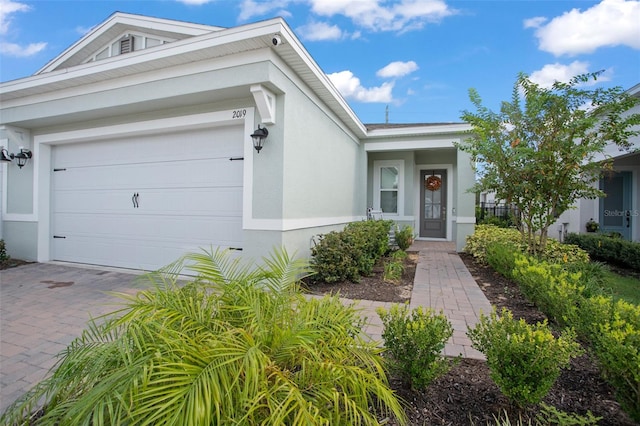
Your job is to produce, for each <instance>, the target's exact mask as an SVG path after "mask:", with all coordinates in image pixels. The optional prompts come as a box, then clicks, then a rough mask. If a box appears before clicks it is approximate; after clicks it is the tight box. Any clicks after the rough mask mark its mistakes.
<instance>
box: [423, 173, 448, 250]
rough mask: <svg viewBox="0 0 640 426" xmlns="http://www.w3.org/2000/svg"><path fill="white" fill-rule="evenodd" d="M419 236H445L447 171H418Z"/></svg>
mask: <svg viewBox="0 0 640 426" xmlns="http://www.w3.org/2000/svg"><path fill="white" fill-rule="evenodd" d="M420 182H421V190H420V236H421V237H425V238H446V237H447V171H446V170H422V171H421V172H420Z"/></svg>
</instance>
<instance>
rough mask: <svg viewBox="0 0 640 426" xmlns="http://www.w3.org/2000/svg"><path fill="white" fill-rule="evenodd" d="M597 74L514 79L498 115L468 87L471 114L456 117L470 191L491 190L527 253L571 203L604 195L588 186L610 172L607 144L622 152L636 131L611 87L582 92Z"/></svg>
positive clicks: (628, 102)
mask: <svg viewBox="0 0 640 426" xmlns="http://www.w3.org/2000/svg"><path fill="white" fill-rule="evenodd" d="M600 73H601V72H596V73H591V74H583V75H579V76H576V77H574V78H573V79H571V81H570V82H569V83H561V82H555V83H554V84H553V86H551V87H550V88H545V87H542V86H540V85H538V84H536V83H534V82H533V81H531V80H530V79H529V77H528V76H526V75H524V74H520V75H519V76H518V79H517V80H516V82H515V84H514V87H513V94H512V97H511V102H502V105H501V107H500V112H493V111H491V110H490V109H488V108H487V107H485V106H483V105H482V100H481V98H480V96H479V94H478V93H477V92H476V91H475V90H474V89H470V90H469V97H470V99H471V102H472V103H473V104H474V105H475V107H476V112H469V111H463V113H462V119H463V120H464V121H466V122H468V123H470V124H471V125H472V128H473V129H472V131H471V132H472V134H473V136H471V137H470V138H469V139H466V140H465V141H463V142H461V143H459V144H458V147H459V148H460V149H461V150H463V151H466V152H468V153H470V154H471V157H472V159H473V160H474V161H475V162H476V164H477V165H478V166H479V167H478V170H477V171H478V174H479V182H478V183H477V184H476V186H475V187H474V188H473V189H474V190H475V191H493V192H495V194H496V198H498V199H501V200H505V201H506V202H508V203H511V204H514V205H515V206H516V207H517V208H518V210H519V211H520V212H521V216H520V218H519V219H520V222H519V224H518V225H519V228H520V230H521V231H522V235H523V238H524V240H525V242H526V244H527V246H528V248H529V250H530V252H532V253H533V254H536V253H537V252H539V251H540V250H544V247H545V245H546V241H547V231H548V229H549V226H550V225H551V224H553V223H554V222H555V220H556V218H557V217H558V216H559V215H560V214H561V213H562V212H564V211H565V210H568V209H569V208H572V206H573V204H574V202H575V201H576V200H577V199H579V198H597V197H601V196H604V193H603V192H602V191H600V190H599V189H598V188H597V185H595V183H596V182H597V181H598V179H599V178H600V177H601V175H602V174H603V173H604V172H605V171H607V170H610V169H611V164H612V162H611V159H609V158H607V157H606V155H605V148H606V147H607V145H608V144H609V143H613V144H615V145H618V147H620V149H629V148H630V142H629V139H630V138H631V137H632V136H635V135H638V134H640V131H638V127H634V126H636V125H638V124H640V114H630V113H629V110H630V109H631V108H632V107H633V106H634V105H635V104H636V103H637V102H638V99H637V98H634V97H632V96H631V95H629V94H628V93H626V92H624V91H623V90H622V89H621V88H619V87H615V88H611V89H604V88H597V89H586V88H584V87H585V86H586V85H587V84H588V83H590V82H591V81H595V80H597V78H598V76H599V75H600Z"/></svg>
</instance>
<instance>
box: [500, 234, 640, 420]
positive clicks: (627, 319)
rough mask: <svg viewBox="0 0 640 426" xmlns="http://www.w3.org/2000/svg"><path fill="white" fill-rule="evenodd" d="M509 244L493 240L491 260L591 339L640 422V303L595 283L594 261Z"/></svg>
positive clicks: (539, 303) (542, 305) (528, 293)
mask: <svg viewBox="0 0 640 426" xmlns="http://www.w3.org/2000/svg"><path fill="white" fill-rule="evenodd" d="M510 247H511V246H510V245H509V243H507V244H506V245H502V246H500V244H499V243H493V244H491V245H489V254H488V260H489V264H490V265H492V266H493V267H494V268H495V269H496V270H499V271H500V272H501V273H503V274H505V275H506V276H509V277H511V278H512V279H513V280H514V281H515V282H516V283H518V285H519V286H520V288H521V289H522V291H523V293H524V294H525V295H526V296H527V298H529V300H531V301H532V302H533V303H535V304H536V306H538V307H539V308H540V309H541V310H542V311H543V312H545V313H546V314H547V315H548V316H549V317H550V318H553V319H554V320H555V321H556V322H557V323H558V324H561V325H565V326H567V327H571V328H573V329H575V330H576V332H577V333H578V335H579V336H580V337H581V338H583V339H585V340H587V341H589V342H591V345H592V350H593V352H594V354H595V355H596V357H597V358H598V360H599V362H600V365H601V367H602V372H603V376H604V378H605V379H606V380H607V381H608V382H609V383H611V385H612V386H613V387H614V389H615V391H616V398H617V400H618V402H620V405H621V406H622V407H623V408H624V410H625V411H627V412H628V413H629V415H630V416H631V417H632V418H633V419H634V420H636V421H640V306H637V305H634V304H631V303H628V302H626V301H623V300H618V301H614V300H613V298H612V297H610V296H606V295H604V294H598V293H597V292H595V291H594V290H593V289H592V288H590V286H589V283H590V282H591V281H593V280H592V278H593V277H590V276H588V274H589V273H590V271H592V269H593V268H589V267H588V266H589V265H586V264H582V265H580V264H566V265H564V264H560V263H551V262H547V261H544V260H538V259H535V258H533V257H531V256H528V255H525V254H522V253H515V254H513V252H511V250H510ZM507 253H508V255H507ZM494 265H495V266H494ZM504 271H506V273H505V272H504ZM574 271H576V272H574Z"/></svg>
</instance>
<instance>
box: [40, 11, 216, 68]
mask: <svg viewBox="0 0 640 426" xmlns="http://www.w3.org/2000/svg"><path fill="white" fill-rule="evenodd" d="M117 24H122V25H128V26H133V27H143V28H148V29H151V30H156V31H166V32H172V33H179V34H185V35H190V36H199V35H203V34H207V33H210V32H212V31H219V30H222V29H223V28H221V27H214V26H208V25H201V24H192V23H188V22H182V21H173V20H169V19H160V18H153V17H150V16H143V15H132V14H128V13H122V12H116V13H114V14H112V15H111V16H110V17H109V18H107V20H105V21H104V22H102V23H100V24H98V25H96V26H95V27H94V28H93V29H92V30H91V31H90V32H89V33H88V34H87V35H85V36H84V37H82V38H81V39H80V40H78V41H77V42H76V43H74V44H72V45H71V46H70V47H69V48H67V49H66V50H65V51H64V52H62V53H61V54H60V55H58V56H57V57H56V58H54V59H53V60H51V61H49V62H48V63H47V64H46V65H45V66H44V67H42V68H41V69H39V70H38V71H36V73H35V74H36V75H37V74H42V73H47V72H51V71H53V70H55V68H56V67H57V66H58V65H60V64H61V63H63V62H64V61H66V60H67V59H69V58H70V57H71V56H73V55H74V54H76V53H77V52H78V51H80V50H81V49H83V48H84V47H85V46H87V45H89V44H91V43H92V42H93V41H94V40H95V39H96V38H98V37H99V36H100V35H101V34H102V33H103V32H104V31H106V30H107V29H109V27H112V26H114V25H117Z"/></svg>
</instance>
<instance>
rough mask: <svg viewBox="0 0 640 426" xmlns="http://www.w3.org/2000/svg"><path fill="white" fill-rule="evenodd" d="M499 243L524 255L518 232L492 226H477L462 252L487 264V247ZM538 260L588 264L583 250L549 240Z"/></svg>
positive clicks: (524, 247)
mask: <svg viewBox="0 0 640 426" xmlns="http://www.w3.org/2000/svg"><path fill="white" fill-rule="evenodd" d="M493 243H500V244H503V245H507V246H509V247H513V250H514V251H519V252H521V253H526V251H527V245H526V244H525V243H524V242H523V240H522V234H521V233H520V231H518V230H517V229H514V228H499V227H497V226H494V225H477V226H476V229H475V231H474V233H473V234H472V235H469V236H468V237H467V241H466V245H465V247H464V251H465V252H467V253H469V254H470V255H472V256H473V257H474V258H475V259H476V260H477V261H478V262H480V263H486V262H487V247H488V246H489V245H490V244H493ZM540 258H541V259H544V260H547V261H549V262H557V263H573V262H588V261H589V255H588V254H587V252H585V251H584V250H581V249H580V248H579V247H577V246H574V245H571V244H563V243H561V242H559V241H558V240H554V239H553V238H549V239H548V240H547V245H546V247H545V250H544V252H542V253H541V254H540Z"/></svg>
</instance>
